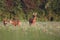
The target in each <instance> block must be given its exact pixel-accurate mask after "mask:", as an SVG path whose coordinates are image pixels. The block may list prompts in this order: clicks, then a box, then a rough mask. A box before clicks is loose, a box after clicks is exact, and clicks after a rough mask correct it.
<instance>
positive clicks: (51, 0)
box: [0, 0, 60, 21]
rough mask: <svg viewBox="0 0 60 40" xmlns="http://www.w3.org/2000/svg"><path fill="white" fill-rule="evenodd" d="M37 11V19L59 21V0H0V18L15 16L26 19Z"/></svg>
mask: <svg viewBox="0 0 60 40" xmlns="http://www.w3.org/2000/svg"><path fill="white" fill-rule="evenodd" d="M33 12H37V20H39V21H50V19H51V17H53V20H54V21H60V0H0V20H2V19H3V18H8V19H12V18H13V17H15V16H16V17H17V18H18V19H20V20H23V19H24V20H28V19H29V18H30V17H31V16H32V14H33Z"/></svg>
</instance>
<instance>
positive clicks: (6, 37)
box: [0, 27, 60, 40]
mask: <svg viewBox="0 0 60 40" xmlns="http://www.w3.org/2000/svg"><path fill="white" fill-rule="evenodd" d="M57 35H58V34H56V35H51V34H49V33H46V32H43V31H42V30H41V29H36V28H34V27H28V28H27V29H24V28H22V27H19V29H18V28H14V29H13V28H10V29H9V28H8V29H7V28H5V27H2V28H1V29H0V40H60V36H57Z"/></svg>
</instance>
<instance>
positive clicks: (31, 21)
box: [29, 13, 37, 25]
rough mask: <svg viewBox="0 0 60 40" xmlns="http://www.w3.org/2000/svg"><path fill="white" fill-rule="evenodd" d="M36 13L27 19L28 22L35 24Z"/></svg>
mask: <svg viewBox="0 0 60 40" xmlns="http://www.w3.org/2000/svg"><path fill="white" fill-rule="evenodd" d="M36 15H37V14H36V13H33V16H32V18H30V19H29V24H30V25H32V24H35V22H36Z"/></svg>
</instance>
